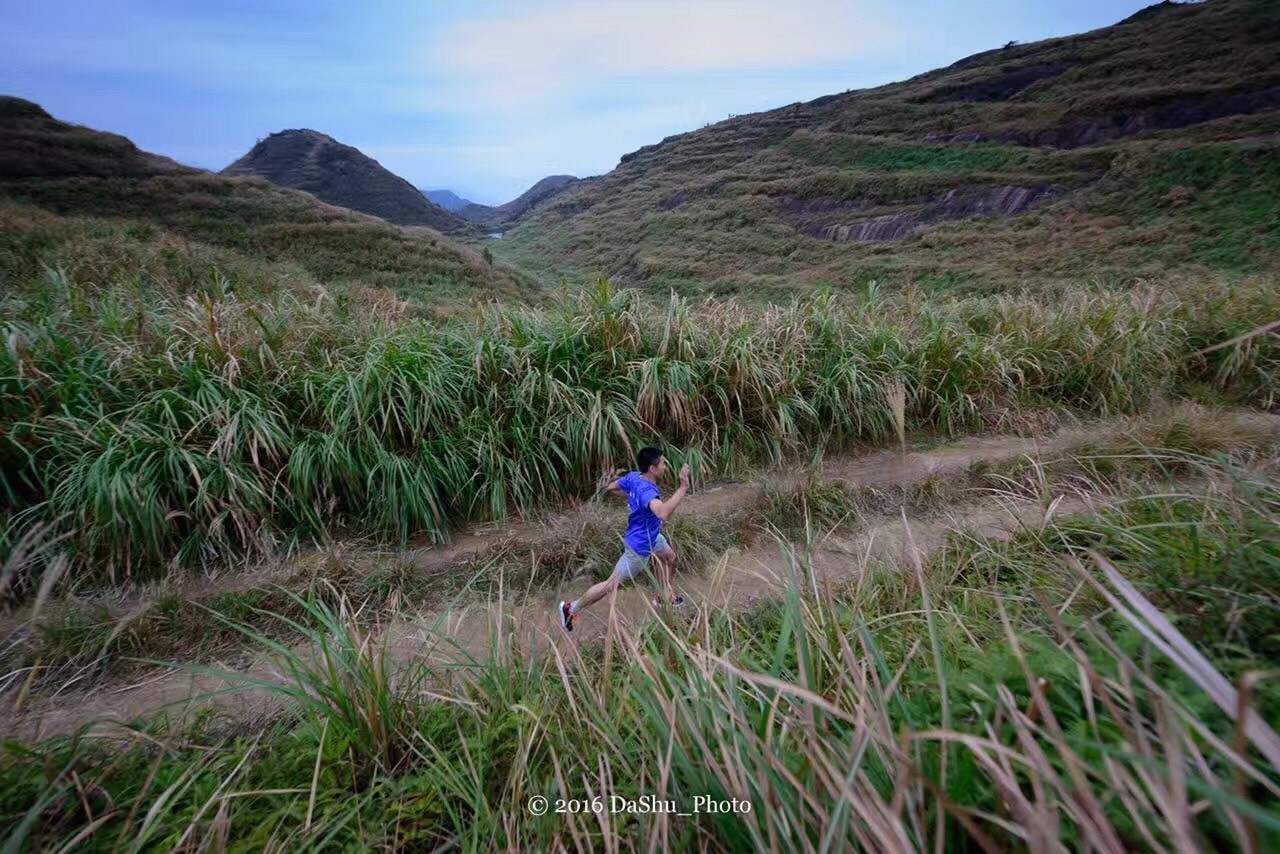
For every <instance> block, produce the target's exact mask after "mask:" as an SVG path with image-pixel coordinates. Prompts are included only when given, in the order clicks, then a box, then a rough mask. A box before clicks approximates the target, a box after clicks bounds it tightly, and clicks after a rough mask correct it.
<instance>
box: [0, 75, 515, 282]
mask: <svg viewBox="0 0 1280 854" xmlns="http://www.w3.org/2000/svg"><path fill="white" fill-rule="evenodd" d="M415 192H416V191H415ZM423 203H424V204H427V203H426V201H425V199H424V200H423ZM46 268H50V269H58V268H61V269H63V270H65V271H66V272H68V273H70V274H72V278H73V279H76V280H88V281H92V282H95V283H96V284H98V285H100V286H105V285H107V284H112V283H118V282H120V281H124V280H128V281H130V282H134V281H137V282H142V283H143V284H144V285H146V284H149V285H155V286H157V287H159V286H165V287H169V286H172V287H174V288H176V289H177V291H178V292H187V291H190V290H191V289H192V288H196V287H203V285H204V283H206V282H207V281H208V280H209V279H210V275H211V273H210V271H211V270H215V269H216V270H218V271H220V272H221V273H222V274H224V275H226V276H228V277H229V278H231V279H234V280H235V281H236V282H237V284H238V286H239V287H241V288H248V289H258V290H278V289H280V288H282V287H284V288H297V289H301V290H302V291H304V292H307V293H310V292H313V291H314V290H315V289H316V288H322V289H324V290H327V291H334V292H338V293H342V294H348V295H352V296H355V297H356V298H360V299H366V300H373V301H375V302H377V301H386V300H387V299H389V298H392V297H394V298H397V299H402V300H404V299H408V300H411V301H413V302H415V303H417V304H419V305H426V304H439V303H442V302H449V301H450V300H454V299H458V298H466V297H469V296H471V295H475V294H494V295H508V296H510V295H515V294H519V293H521V292H523V290H524V286H523V284H522V282H523V280H522V279H521V278H520V277H519V276H518V274H516V273H515V272H514V271H513V270H511V269H509V268H505V267H502V266H494V265H492V264H490V263H488V262H486V261H485V260H484V259H482V258H481V257H480V256H479V255H478V254H477V253H475V252H474V251H472V250H470V249H468V248H466V247H464V246H462V245H460V244H457V243H454V242H452V241H451V240H449V239H448V238H446V237H444V236H442V235H441V234H440V233H439V232H437V231H435V230H433V229H430V228H425V227H398V226H395V225H392V224H390V223H388V222H386V221H384V220H381V219H377V218H375V217H372V216H368V215H365V214H361V213H357V212H355V211H352V210H348V209H345V208H340V207H336V206H334V205H331V204H327V203H325V202H323V201H321V200H319V199H317V198H316V197H315V196H313V195H310V194H308V193H304V192H300V191H297V190H292V189H287V188H284V187H278V186H274V185H272V184H270V183H268V182H267V181H266V180H263V179H262V178H243V177H242V178H235V177H225V176H220V175H215V174H212V173H210V172H205V171H203V170H198V169H192V168H189V167H185V166H182V165H180V164H177V163H175V162H173V161H171V160H168V159H166V158H163V157H159V156H156V155H153V154H149V153H147V152H144V151H141V150H139V149H138V148H137V147H136V146H134V145H133V143H131V142H130V141H129V140H127V139H125V138H124V137H121V136H117V135H114V134H108V133H102V132H100V131H96V130H91V129H89V128H84V127H79V126H75V125H70V124H67V123H64V122H61V121H58V120H56V119H54V118H53V117H51V116H50V115H49V114H48V113H46V112H45V111H44V110H43V109H41V108H40V107H38V106H37V105H35V104H32V103H30V102H28V101H24V100H21V99H18V98H8V97H0V284H3V285H5V286H9V287H12V286H15V285H20V284H22V283H23V282H26V281H31V280H33V279H39V278H42V277H44V276H45V275H46V274H45V272H44V271H45V269H46Z"/></svg>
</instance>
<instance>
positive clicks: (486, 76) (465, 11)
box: [0, 0, 1152, 204]
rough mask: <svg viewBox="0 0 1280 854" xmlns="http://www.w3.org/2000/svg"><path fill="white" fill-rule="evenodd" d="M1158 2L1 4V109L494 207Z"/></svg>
mask: <svg viewBox="0 0 1280 854" xmlns="http://www.w3.org/2000/svg"><path fill="white" fill-rule="evenodd" d="M1150 2H1152V0H980V2H979V0H974V2H960V0H898V2H895V3H885V2H878V3H872V2H866V0H810V2H807V3H804V4H802V5H793V4H791V3H785V2H778V0H646V2H640V3H636V2H626V3H622V2H610V0H524V2H501V0H498V1H497V2H488V3H475V2H455V0H435V2H428V0H423V2H405V0H367V2H360V3H355V2H343V3H336V2H335V3H329V2H323V0H314V2H299V0H219V2H202V3H196V2H163V0H91V2H80V0H77V1H76V2H59V1H58V0H44V2H35V0H0V19H2V20H4V22H5V25H4V27H3V29H0V93H3V94H12V95H18V96H21V97H24V98H29V99H31V100H33V101H36V102H38V103H40V104H41V105H42V106H44V107H45V108H46V109H47V110H49V111H50V112H51V113H53V115H54V116H56V117H58V118H60V119H63V120H66V121H72V122H77V123H80V124H85V125H88V126H90V127H94V128H99V129H102V130H110V131H113V132H116V133H122V134H124V135H126V136H128V137H130V138H131V139H133V140H134V141H135V142H136V143H138V145H139V146H141V147H142V148H145V149H147V150H150V151H155V152H158V153H160V154H165V155H168V156H170V157H173V158H175V159H177V160H179V161H181V162H183V163H188V164H191V165H193V166H200V167H204V168H208V169H221V168H223V167H224V166H226V165H227V164H228V163H230V162H231V161H232V160H234V159H236V158H237V157H239V156H240V155H241V154H243V153H244V152H245V151H247V150H248V149H249V148H250V147H251V146H252V145H253V144H254V142H255V141H256V140H257V139H259V138H260V137H263V136H266V135H267V134H269V133H272V132H274V131H277V130H282V129H284V128H295V127H309V128H314V129H316V130H320V131H323V132H325V133H328V134H330V135H331V136H333V137H335V138H336V139H338V140H340V141H342V142H345V143H347V144H348V145H354V146H356V147H357V148H359V149H361V150H362V151H364V152H365V153H366V154H369V155H370V156H372V157H375V158H376V159H378V160H379V161H380V162H381V163H382V164H383V165H384V166H386V167H387V168H389V169H391V170H392V171H393V172H395V173H397V174H399V175H402V176H404V177H405V178H407V179H409V180H410V181H411V182H413V183H414V184H415V185H417V186H420V187H450V188H452V189H454V190H455V191H457V192H458V193H460V194H461V195H464V196H467V197H468V198H471V199H473V200H475V201H479V202H483V203H488V204H496V203H500V202H504V201H507V200H509V199H511V198H513V197H514V196H516V195H518V194H519V193H520V192H522V191H523V190H524V189H526V188H527V187H528V186H529V185H530V184H532V183H533V182H534V181H536V180H538V179H539V178H542V177H544V176H546V175H551V174H559V173H570V174H574V175H579V176H586V175H597V174H600V173H603V172H607V171H609V170H610V169H612V168H613V167H614V166H615V165H617V162H618V158H619V157H620V156H621V155H622V154H625V153H626V152H628V151H633V150H635V149H636V148H638V147H640V146H641V145H646V144H649V143H653V142H657V141H658V140H660V139H661V138H662V137H664V136H668V135H670V134H673V133H679V132H681V131H686V130H691V129H693V128H696V127H700V126H701V125H703V124H706V123H707V122H714V121H719V120H720V119H724V118H726V117H727V116H728V115H729V114H731V113H749V112H754V111H757V110H763V109H769V108H772V107H778V106H782V105H785V104H789V103H793V102H795V101H803V100H808V99H811V98H816V97H818V96H820V95H826V94H831V93H833V92H843V91H845V90H847V89H860V88H864V87H867V86H875V85H879V84H881V83H888V82H891V81H894V80H901V79H903V78H906V77H910V76H911V75H913V74H918V73H920V72H923V71H928V70H929V69H932V68H936V67H938V66H940V65H946V64H948V63H951V62H953V61H955V60H957V59H959V58H960V57H962V56H967V55H968V54H971V53H976V52H977V51H980V50H986V49H988V48H992V47H998V46H1000V45H1002V44H1004V43H1005V42H1007V41H1009V40H1011V39H1016V40H1018V41H1034V40H1037V39H1042V38H1049V37H1052V36H1060V35H1069V34H1071V33H1076V32H1082V31H1085V30H1090V29H1095V28H1097V27H1101V26H1106V25H1108V24H1112V23H1114V22H1116V21H1118V20H1120V19H1121V18H1124V17H1126V16H1128V15H1130V14H1132V13H1133V12H1135V11H1137V10H1138V9H1140V8H1142V7H1143V6H1146V5H1149V3H1150Z"/></svg>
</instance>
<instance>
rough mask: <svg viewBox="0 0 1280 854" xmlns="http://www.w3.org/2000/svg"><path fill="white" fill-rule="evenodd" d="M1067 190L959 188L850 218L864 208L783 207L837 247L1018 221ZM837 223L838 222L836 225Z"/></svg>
mask: <svg viewBox="0 0 1280 854" xmlns="http://www.w3.org/2000/svg"><path fill="white" fill-rule="evenodd" d="M1062 189H1063V188H1062V187H1055V186H1038V187H1015V186H1008V185H1006V186H1003V187H957V188H955V189H954V190H948V191H947V192H945V193H943V194H942V195H940V196H938V197H936V198H932V199H929V200H927V201H925V202H923V203H922V204H920V205H919V206H917V207H913V208H912V209H911V210H909V211H906V212H903V213H897V214H886V215H882V216H871V217H864V218H855V217H850V216H849V214H857V213H860V212H864V211H866V210H868V208H869V206H868V205H866V204H865V203H859V202H852V201H840V200H837V199H794V198H785V199H782V200H781V204H782V206H783V208H784V209H785V210H787V211H788V212H789V213H791V215H792V221H793V222H795V223H796V227H797V228H798V229H799V230H800V231H801V232H803V233H804V234H807V235H809V236H810V237H818V238H821V239H823V240H834V241H837V242H850V241H852V242H856V243H871V242H876V241H889V240H902V239H903V238H905V237H906V236H907V235H909V234H911V233H912V232H913V231H915V230H917V229H918V228H921V227H922V226H926V225H931V224H933V223H936V222H943V221H946V220H951V219H969V218H971V217H982V216H996V217H1006V216H1016V215H1018V214H1021V213H1025V212H1027V211H1029V210H1031V208H1033V207H1034V206H1036V205H1037V204H1039V203H1040V202H1043V201H1046V200H1047V199H1051V198H1053V197H1054V196H1055V195H1058V194H1059V193H1061V192H1062ZM833 220H834V221H833Z"/></svg>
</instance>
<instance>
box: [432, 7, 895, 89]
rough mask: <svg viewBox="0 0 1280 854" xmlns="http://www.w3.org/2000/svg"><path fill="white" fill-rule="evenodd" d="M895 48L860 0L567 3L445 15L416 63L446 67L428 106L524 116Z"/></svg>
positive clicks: (889, 29)
mask: <svg viewBox="0 0 1280 854" xmlns="http://www.w3.org/2000/svg"><path fill="white" fill-rule="evenodd" d="M899 41H900V39H899V37H898V35H897V34H896V30H895V29H894V28H893V26H892V25H891V24H890V23H889V22H888V19H887V18H885V17H884V16H883V15H881V14H880V13H878V12H876V11H875V10H874V9H873V8H872V7H871V6H870V5H869V4H867V3H865V2H861V0H852V2H840V0H815V1H814V2H810V3H806V4H803V5H797V6H791V5H789V4H782V3H777V2H773V1H772V0H736V2H726V0H652V1H651V2H648V3H643V4H626V5H624V4H620V3H613V4H610V3H602V2H598V0H597V2H590V3H587V2H581V0H569V1H568V2H560V3H555V4H550V5H538V6H532V5H524V4H521V5H519V6H514V7H502V6H499V7H497V8H495V9H494V10H493V11H492V12H489V13H479V14H475V15H472V16H470V17H464V18H458V19H454V20H452V21H450V22H448V23H447V24H446V25H445V26H443V27H441V28H440V29H439V30H437V32H436V35H435V37H434V38H433V39H431V41H430V44H429V45H428V46H427V49H426V51H425V53H424V55H423V58H422V62H423V67H424V69H425V68H430V69H431V71H432V73H433V74H439V73H440V71H441V69H447V70H448V72H447V73H448V75H449V77H450V79H449V83H450V86H449V87H448V88H449V94H448V96H447V99H448V100H447V101H446V100H444V99H441V100H438V101H436V102H435V103H434V104H432V106H434V107H436V108H440V109H453V110H461V111H468V109H469V108H474V107H477V106H480V105H483V106H484V107H485V108H489V109H494V108H497V109H508V110H517V111H531V110H536V109H539V108H541V107H543V106H545V105H546V104H548V103H551V102H555V101H557V100H561V99H565V98H568V97H571V96H572V95H573V94H574V93H575V92H577V91H579V90H580V89H581V88H582V87H584V86H589V85H592V84H601V83H610V84H621V83H624V81H626V80H629V79H630V80H634V79H637V78H640V79H654V78H662V79H666V80H671V79H673V78H681V77H689V76H693V75H703V74H708V73H716V72H730V71H739V72H750V71H763V70H785V69H797V68H813V67H815V66H822V65H826V64H834V63H848V62H850V61H851V60H854V59H857V58H859V57H866V56H871V55H880V54H883V53H884V52H885V51H886V50H888V49H889V48H890V47H891V46H892V45H894V44H897V43H898V42H899ZM437 94H443V93H437Z"/></svg>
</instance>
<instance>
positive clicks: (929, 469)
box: [0, 415, 1280, 738]
mask: <svg viewBox="0 0 1280 854" xmlns="http://www.w3.org/2000/svg"><path fill="white" fill-rule="evenodd" d="M1240 417H1241V419H1245V420H1248V419H1254V420H1257V419H1258V418H1259V416H1249V415H1242V416H1240ZM1261 418H1262V419H1263V420H1262V421H1259V422H1258V424H1257V425H1256V426H1257V427H1259V428H1260V429H1265V430H1267V431H1275V430H1277V429H1278V428H1280V419H1278V418H1273V417H1268V416H1262V417H1261ZM1123 428H1124V424H1123V422H1119V423H1116V424H1113V425H1110V426H1108V427H1106V428H1099V427H1097V426H1093V427H1080V428H1071V429H1067V430H1063V431H1060V432H1058V433H1057V434H1055V435H1053V436H1051V437H1049V438H1046V439H1027V438H1017V437H987V438H973V439H966V440H963V441H960V442H956V443H953V444H949V445H944V446H941V447H938V448H934V449H931V450H927V451H921V452H917V453H910V454H907V455H905V456H903V455H900V454H898V453H896V452H892V451H882V452H879V453H874V454H870V455H865V456H860V457H841V458H833V459H830V460H828V461H827V462H826V463H825V464H824V466H823V471H822V475H823V477H822V479H823V480H824V481H841V482H846V483H852V484H856V485H859V486H870V487H877V488H885V487H892V486H896V485H903V484H908V485H909V484H915V483H921V482H924V481H926V480H927V479H929V478H931V477H939V478H947V477H954V476H959V475H963V474H964V473H966V472H968V471H969V470H970V468H971V466H972V465H973V464H974V463H976V462H979V461H982V462H986V463H990V464H999V463H1001V462H1004V461H1009V460H1013V459H1018V458H1021V457H1031V458H1036V459H1039V458H1045V457H1051V456H1053V455H1056V454H1061V453H1062V452H1064V451H1066V450H1068V449H1070V448H1071V447H1073V446H1076V445H1078V444H1079V443H1080V442H1081V441H1083V440H1084V439H1086V438H1087V439H1090V440H1095V441H1096V440H1098V439H1100V438H1105V436H1106V434H1107V433H1112V434H1114V433H1119V432H1121V431H1122V430H1123ZM807 477H808V474H807V472H789V473H780V472H767V473H764V474H762V475H761V476H759V477H757V478H755V479H753V480H752V481H750V482H747V483H739V484H725V485H720V486H717V487H712V488H710V489H707V490H705V491H703V492H700V493H695V494H691V495H690V496H689V498H688V499H687V501H686V503H685V505H684V506H683V507H682V515H686V516H689V517H691V518H693V519H710V518H714V517H716V516H725V515H732V514H734V513H737V512H741V511H740V508H742V507H743V506H744V505H745V504H746V503H748V502H750V501H752V500H754V499H755V498H756V497H757V496H759V495H761V494H762V493H763V491H764V490H765V489H767V488H786V487H788V486H796V485H799V484H800V483H802V482H804V481H805V479H806V478H807ZM1101 500H1103V499H1102V498H1101V497H1099V496H1087V495H1086V496H1071V497H1067V498H1066V499H1065V500H1063V501H1061V502H1059V503H1058V504H1057V506H1056V507H1055V508H1054V510H1053V512H1054V513H1055V514H1057V515H1062V514H1066V513H1070V512H1076V511H1080V510H1089V509H1093V506H1094V502H1095V501H1101ZM598 512H599V511H598V510H597V509H595V508H594V507H593V506H592V505H582V506H579V507H577V508H571V509H570V510H568V511H567V512H565V513H564V514H562V515H560V516H559V517H557V518H555V519H553V520H551V521H549V522H548V523H544V524H541V525H537V524H534V523H529V522H516V523H512V524H509V525H503V526H494V527H492V528H490V529H478V530H472V531H471V532H469V533H467V534H465V535H463V536H461V537H458V538H457V539H456V540H455V541H454V542H453V543H451V544H449V545H447V546H443V547H437V548H430V549H420V550H417V551H415V552H413V553H412V554H411V555H410V557H411V559H412V561H413V563H414V565H415V566H417V567H418V568H420V569H421V570H422V571H424V572H432V571H440V570H442V569H445V568H448V567H451V566H456V565H458V564H459V563H464V562H466V561H470V560H475V559H478V558H482V557H483V556H484V555H486V554H490V553H493V552H494V551H495V550H501V549H504V548H509V547H510V546H511V545H512V544H513V543H521V544H523V545H526V546H527V545H529V544H534V545H535V546H536V544H538V543H543V542H551V541H554V540H555V539H556V538H557V537H560V538H563V537H564V532H565V531H566V530H573V529H575V528H578V527H579V526H581V525H582V524H583V522H584V520H586V519H587V518H590V517H591V515H592V514H597V513H598ZM1044 522H1045V507H1044V506H1043V505H1041V504H1040V503H1038V502H1034V501H1030V500H1018V501H996V500H994V499H992V498H989V497H988V498H979V499H977V500H973V501H966V502H964V503H962V504H960V505H957V506H955V507H953V508H952V510H951V512H950V513H948V514H941V513H938V514H924V515H921V516H917V517H914V518H910V519H909V520H908V522H907V524H908V525H909V526H910V531H911V534H910V541H911V542H913V543H914V544H915V547H917V548H919V549H920V550H921V551H923V552H926V553H927V552H929V551H932V550H934V549H936V548H938V547H939V546H940V545H941V544H942V542H943V540H944V537H945V534H946V532H947V531H948V530H953V529H956V528H958V527H969V528H974V529H978V530H981V531H983V532H984V533H986V534H988V535H994V536H1005V535H1008V534H1011V533H1012V532H1014V531H1016V530H1018V529H1019V528H1021V527H1023V526H1038V525H1041V524H1043V523H1044ZM908 539H909V538H908V536H907V531H906V526H905V525H904V523H903V520H902V519H894V518H892V517H890V518H882V519H880V520H878V521H875V522H873V524H871V525H870V526H869V527H867V528H866V529H865V530H863V531H861V532H860V533H858V534H857V535H856V536H853V537H850V538H846V539H830V540H828V541H827V542H825V543H824V544H823V545H822V546H821V547H820V548H818V549H816V550H815V552H814V553H813V555H812V560H811V567H812V576H811V577H809V578H805V579H803V580H804V581H805V582H807V583H809V584H816V585H821V584H833V583H839V582H842V581H847V580H849V579H852V578H855V577H856V576H857V575H858V573H860V572H862V571H863V569H865V567H866V566H867V565H868V563H869V562H872V561H885V562H889V563H893V564H897V563H901V562H902V560H903V558H904V556H905V549H907V548H908ZM677 546H678V543H677ZM794 581H795V578H794V573H793V570H792V563H791V562H790V561H788V560H786V559H785V557H784V556H783V554H782V548H781V546H774V547H761V548H756V549H751V550H745V551H731V552H729V553H727V554H725V555H724V556H723V557H722V558H721V560H720V561H719V562H717V563H716V564H715V565H714V566H712V567H710V568H708V569H707V570H706V571H704V572H701V573H681V574H679V575H678V578H677V588H678V589H680V590H681V591H682V592H684V594H685V595H686V598H687V599H688V600H689V604H688V605H686V606H685V607H687V608H690V609H695V608H732V609H735V610H741V609H745V608H748V607H750V606H751V605H752V604H753V603H755V602H756V601H758V600H760V599H761V598H764V597H767V596H770V595H772V594H774V593H776V592H778V591H779V590H781V589H782V588H783V587H785V585H787V584H790V583H793V582H794ZM562 586H563V588H564V589H556V590H549V589H542V588H536V587H535V588H531V589H522V590H516V591H510V592H508V593H506V594H505V595H504V596H503V598H502V599H501V600H499V601H491V600H483V601H482V600H480V599H478V598H476V597H471V598H470V599H467V598H464V599H462V600H460V601H459V602H457V603H456V604H455V605H454V606H452V607H448V608H444V609H426V610H424V611H423V612H421V613H417V614H413V615H406V616H405V617H404V618H402V619H400V620H399V621H397V622H396V623H395V624H393V625H392V626H391V627H389V628H388V629H387V634H386V641H387V644H388V647H389V649H390V650H391V653H392V655H393V657H394V659H395V660H397V661H408V660H411V659H414V658H423V657H425V658H426V659H427V660H428V661H429V662H437V663H447V662H450V661H456V660H457V659H458V658H459V657H465V656H474V657H476V658H484V657H486V656H487V655H488V654H489V646H490V638H491V637H493V636H494V633H495V632H496V633H503V632H515V633H516V634H517V635H518V637H517V639H518V640H519V641H520V642H521V643H522V644H523V645H524V646H525V648H528V649H535V648H536V649H545V648H547V647H548V645H550V644H557V645H564V644H583V643H592V642H594V641H597V640H599V639H600V638H602V637H603V636H604V634H605V629H606V626H607V625H608V620H609V619H610V609H609V608H608V606H607V603H604V602H602V603H600V604H598V605H597V606H596V607H595V608H593V609H591V610H589V611H587V612H585V613H584V615H583V617H581V618H580V619H579V622H578V627H577V629H576V630H575V632H574V633H573V634H572V635H566V634H565V633H564V632H563V631H562V630H561V629H560V628H559V627H558V625H557V624H556V620H555V614H554V610H555V604H556V602H557V601H558V600H559V599H560V598H569V597H571V596H576V595H579V594H580V593H581V592H582V590H585V587H586V584H585V583H583V580H582V579H577V580H572V581H566V582H564V584H563V585H562ZM579 588H582V589H579ZM649 595H650V591H649V589H648V588H647V587H641V586H638V585H637V586H631V587H629V588H626V589H624V590H622V591H620V593H619V595H618V596H617V597H616V599H615V601H614V603H613V614H612V616H613V618H614V619H617V620H619V621H620V622H622V623H624V624H631V625H635V624H638V623H640V622H641V621H643V620H647V619H651V618H652V616H653V609H652V606H651V605H650V604H649ZM441 637H444V638H448V639H449V641H450V643H447V644H442V643H440V642H439V641H440V638H441ZM450 644H451V645H452V646H451V645H450ZM241 672H244V673H246V674H247V675H251V676H254V677H257V678H262V679H270V680H276V679H279V678H281V677H280V676H279V674H278V672H277V671H276V669H275V668H274V666H273V665H272V664H271V663H270V662H268V661H266V660H259V661H257V662H256V663H254V664H251V665H250V666H248V667H246V668H244V669H243V670H242V671H241ZM230 684H231V683H230V682H229V681H228V680H227V679H225V678H222V677H217V676H211V675H200V674H194V673H192V672H190V671H183V670H175V669H168V668H160V667H157V668H155V669H154V670H152V671H150V672H148V673H146V674H144V675H140V676H135V677H134V678H133V679H132V681H129V682H123V681H120V680H105V681H101V682H96V683H95V684H93V685H90V686H85V685H83V684H76V685H74V686H71V687H70V688H68V689H66V690H60V691H57V692H55V693H51V694H48V695H39V696H33V697H29V698H26V702H25V704H24V706H23V708H22V709H21V711H20V712H19V713H16V714H11V715H7V716H6V719H5V720H4V721H3V722H2V723H0V735H6V736H12V735H19V736H22V737H24V738H33V737H44V736H49V735H54V734H67V733H70V732H73V731H75V730H77V729H79V728H81V727H83V726H86V725H93V727H94V729H100V728H102V727H110V726H111V725H113V724H119V723H123V722H127V721H130V720H134V719H136V718H139V717H150V716H152V715H154V714H156V713H157V712H159V711H160V710H162V709H166V708H167V709H168V712H169V714H170V720H171V722H173V723H174V724H175V725H181V723H183V722H184V721H187V720H189V719H190V717H191V716H192V715H194V714H196V713H197V712H198V710H199V709H200V708H202V707H207V706H209V705H210V703H211V702H212V703H213V707H214V708H216V710H217V711H218V712H219V713H223V714H227V715H231V716H233V717H235V718H238V719H243V718H246V717H257V716H260V715H264V714H270V713H271V712H272V711H273V710H274V709H276V708H277V702H276V701H274V700H271V699H269V698H268V697H267V696H266V695H264V694H262V693H260V692H237V693H231V694H225V693H224V694H222V695H221V696H218V697H216V699H213V700H210V699H208V698H207V695H209V694H212V693H214V692H218V691H225V690H226V689H227V688H229V687H230ZM192 698H195V700H194V701H192ZM202 698H203V699H202Z"/></svg>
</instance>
